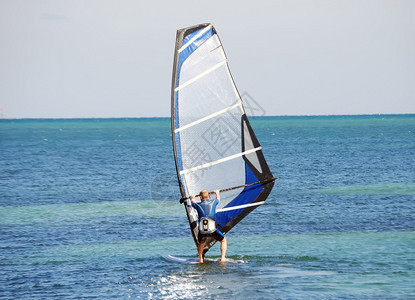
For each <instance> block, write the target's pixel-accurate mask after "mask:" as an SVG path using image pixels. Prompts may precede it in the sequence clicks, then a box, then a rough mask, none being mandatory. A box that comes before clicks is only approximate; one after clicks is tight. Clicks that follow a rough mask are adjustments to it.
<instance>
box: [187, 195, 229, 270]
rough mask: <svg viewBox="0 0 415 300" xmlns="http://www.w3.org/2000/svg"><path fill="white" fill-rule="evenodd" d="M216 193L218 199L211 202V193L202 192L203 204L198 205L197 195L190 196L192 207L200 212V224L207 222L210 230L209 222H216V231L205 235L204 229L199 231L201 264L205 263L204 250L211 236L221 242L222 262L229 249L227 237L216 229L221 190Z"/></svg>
mask: <svg viewBox="0 0 415 300" xmlns="http://www.w3.org/2000/svg"><path fill="white" fill-rule="evenodd" d="M214 192H215V194H216V199H212V200H210V199H209V192H208V191H206V190H203V191H201V192H200V194H199V196H200V199H201V202H199V203H196V202H195V201H194V198H195V195H191V196H190V200H191V202H192V206H193V207H194V208H195V209H196V210H197V212H198V215H199V223H200V224H201V221H204V220H206V221H205V223H204V224H206V227H205V228H210V227H211V224H208V222H210V221H212V222H214V229H216V230H214V231H213V232H211V233H204V232H203V229H202V230H199V236H198V240H199V245H198V247H197V251H198V253H199V262H200V263H203V248H204V246H205V240H206V238H207V237H209V236H210V237H213V238H214V239H216V240H217V241H219V242H220V244H221V245H220V251H221V261H225V255H226V250H227V248H228V246H227V242H226V237H225V235H224V234H223V233H222V232H221V231H220V230H219V229H217V228H216V222H215V218H216V206H217V205H218V204H219V201H220V195H219V190H215V191H214ZM206 232H209V230H207V231H206Z"/></svg>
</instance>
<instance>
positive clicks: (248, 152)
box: [180, 147, 262, 175]
mask: <svg viewBox="0 0 415 300" xmlns="http://www.w3.org/2000/svg"><path fill="white" fill-rule="evenodd" d="M261 149H262V148H261V147H258V148H255V149H251V150H248V151H245V152H241V153H236V154H234V155H231V156H228V157H224V158H221V159H218V160H216V161H212V162H209V163H206V164H203V165H199V166H196V167H193V168H190V169H186V170H182V171H180V175H183V174H187V173H190V172H194V171H197V170H200V169H204V168H209V167H212V166H214V165H217V164H220V163H224V162H226V161H228V160H231V159H235V158H239V157H241V156H243V155H247V154H250V153H253V152H255V151H259V150H261Z"/></svg>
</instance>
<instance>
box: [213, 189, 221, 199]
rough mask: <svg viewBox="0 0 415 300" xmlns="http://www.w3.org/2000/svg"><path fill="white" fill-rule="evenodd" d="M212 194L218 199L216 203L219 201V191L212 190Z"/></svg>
mask: <svg viewBox="0 0 415 300" xmlns="http://www.w3.org/2000/svg"><path fill="white" fill-rule="evenodd" d="M214 192H215V194H216V199H218V201H220V195H219V190H214Z"/></svg>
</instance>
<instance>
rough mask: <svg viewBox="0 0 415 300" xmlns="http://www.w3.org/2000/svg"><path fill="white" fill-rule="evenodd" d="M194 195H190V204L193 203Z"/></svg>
mask: <svg viewBox="0 0 415 300" xmlns="http://www.w3.org/2000/svg"><path fill="white" fill-rule="evenodd" d="M195 197H196V196H195V195H190V202H191V203H192V206H193V204H194V203H195Z"/></svg>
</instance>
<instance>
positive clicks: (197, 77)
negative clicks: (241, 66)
mask: <svg viewBox="0 0 415 300" xmlns="http://www.w3.org/2000/svg"><path fill="white" fill-rule="evenodd" d="M226 62H227V60H224V61H222V62H220V63H218V64H216V65H214V66H213V67H211V68H210V69H208V70H206V71H204V72H203V73H201V74H199V75H197V76H195V77H193V78H192V79H190V80H189V81H186V82H185V83H183V84H181V85H179V86H178V87H177V88H175V89H174V91H176V92H177V91H180V90H181V89H182V88H184V87H186V86H188V85H189V84H191V83H193V82H195V81H196V80H199V79H200V78H202V77H203V76H206V75H208V74H209V73H211V72H213V71H215V70H216V69H217V68H220V67H222V66H223V65H224V64H226Z"/></svg>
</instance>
